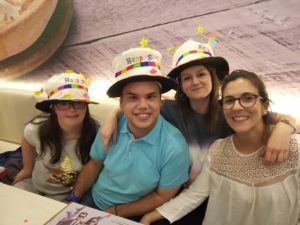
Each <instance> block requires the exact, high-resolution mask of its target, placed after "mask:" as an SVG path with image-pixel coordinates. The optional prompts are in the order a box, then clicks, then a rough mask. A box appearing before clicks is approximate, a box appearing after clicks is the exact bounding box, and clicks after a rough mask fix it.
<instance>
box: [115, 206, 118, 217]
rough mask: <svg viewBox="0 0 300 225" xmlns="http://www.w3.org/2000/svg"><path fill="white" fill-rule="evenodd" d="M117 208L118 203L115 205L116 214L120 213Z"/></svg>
mask: <svg viewBox="0 0 300 225" xmlns="http://www.w3.org/2000/svg"><path fill="white" fill-rule="evenodd" d="M117 208H118V205H115V215H116V216H117V215H118V210H117Z"/></svg>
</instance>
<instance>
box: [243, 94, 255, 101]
mask: <svg viewBox="0 0 300 225" xmlns="http://www.w3.org/2000/svg"><path fill="white" fill-rule="evenodd" d="M255 97H256V96H255V95H254V94H251V93H246V94H243V95H242V96H241V99H242V101H243V102H252V101H253V100H255Z"/></svg>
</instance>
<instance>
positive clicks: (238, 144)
mask: <svg viewBox="0 0 300 225" xmlns="http://www.w3.org/2000/svg"><path fill="white" fill-rule="evenodd" d="M265 131H266V129H265V127H264V126H263V125H262V126H261V127H260V128H259V129H256V130H255V131H251V132H245V133H235V134H234V135H233V143H234V146H235V148H236V150H237V151H238V152H240V153H243V154H251V153H253V152H256V151H257V150H258V149H259V148H260V147H262V146H263V145H264V135H265V133H264V132H265Z"/></svg>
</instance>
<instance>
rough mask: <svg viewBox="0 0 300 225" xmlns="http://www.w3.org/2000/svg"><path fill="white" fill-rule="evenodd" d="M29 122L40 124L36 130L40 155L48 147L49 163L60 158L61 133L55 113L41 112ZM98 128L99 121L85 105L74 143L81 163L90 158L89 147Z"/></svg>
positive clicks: (41, 155) (61, 146)
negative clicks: (77, 136) (78, 132)
mask: <svg viewBox="0 0 300 225" xmlns="http://www.w3.org/2000/svg"><path fill="white" fill-rule="evenodd" d="M29 123H33V124H40V127H39V131H38V135H39V139H40V143H41V154H40V157H43V156H44V155H45V153H46V147H49V149H50V150H51V159H50V163H52V164H55V163H57V162H58V161H59V160H60V158H61V153H62V148H63V135H62V130H61V128H60V126H59V123H58V120H57V115H56V113H54V112H51V113H50V114H41V115H39V116H37V117H35V118H34V119H32V120H31V121H30V122H29ZM98 128H99V123H98V122H97V121H96V120H95V119H94V118H92V116H91V115H90V111H89V108H88V106H87V110H86V114H85V117H84V119H83V126H82V129H81V134H80V137H79V140H78V142H77V145H76V154H77V156H78V157H79V158H80V161H81V162H82V164H85V163H86V162H87V161H88V160H89V159H90V149H91V146H92V144H93V141H94V139H95V137H96V134H97V131H98Z"/></svg>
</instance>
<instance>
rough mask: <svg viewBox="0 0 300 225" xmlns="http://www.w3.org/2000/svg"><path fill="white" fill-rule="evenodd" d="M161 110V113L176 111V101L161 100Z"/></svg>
mask: <svg viewBox="0 0 300 225" xmlns="http://www.w3.org/2000/svg"><path fill="white" fill-rule="evenodd" d="M161 112H162V113H176V112H178V107H177V104H176V101H174V100H163V101H162V107H161Z"/></svg>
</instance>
